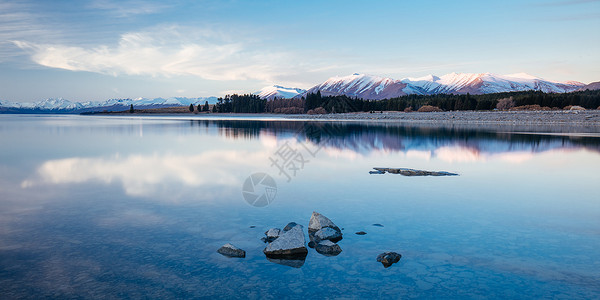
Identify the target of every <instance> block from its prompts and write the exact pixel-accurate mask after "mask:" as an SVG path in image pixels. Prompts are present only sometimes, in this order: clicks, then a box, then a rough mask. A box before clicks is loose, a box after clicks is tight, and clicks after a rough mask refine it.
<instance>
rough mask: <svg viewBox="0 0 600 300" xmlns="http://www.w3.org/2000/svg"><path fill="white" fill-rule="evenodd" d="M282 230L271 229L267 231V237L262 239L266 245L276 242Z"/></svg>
mask: <svg viewBox="0 0 600 300" xmlns="http://www.w3.org/2000/svg"><path fill="white" fill-rule="evenodd" d="M281 233H282V232H281V229H279V228H271V229H269V230H267V231H265V237H264V238H263V239H262V240H263V242H265V243H270V242H272V241H274V240H276V239H277V238H278V237H279V236H280V235H281Z"/></svg>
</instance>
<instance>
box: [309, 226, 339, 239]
mask: <svg viewBox="0 0 600 300" xmlns="http://www.w3.org/2000/svg"><path fill="white" fill-rule="evenodd" d="M341 239H342V232H340V231H339V230H335V229H333V228H331V227H325V228H321V229H319V230H318V231H317V232H315V234H314V241H315V242H317V243H318V242H320V241H323V240H330V241H332V242H334V243H336V242H338V241H339V240H341Z"/></svg>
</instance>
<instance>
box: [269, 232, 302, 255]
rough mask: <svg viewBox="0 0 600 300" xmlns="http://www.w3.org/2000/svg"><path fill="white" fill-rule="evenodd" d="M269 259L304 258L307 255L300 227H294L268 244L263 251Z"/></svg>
mask: <svg viewBox="0 0 600 300" xmlns="http://www.w3.org/2000/svg"><path fill="white" fill-rule="evenodd" d="M263 252H264V253H265V255H266V256H268V257H271V258H286V257H288V258H294V257H305V256H306V254H308V249H307V248H306V239H305V237H304V231H303V227H302V225H296V226H294V227H292V228H291V229H290V230H288V231H284V232H282V233H281V234H280V235H279V237H278V238H277V239H276V240H274V241H272V242H270V243H269V244H268V245H267V247H265V249H264V250H263Z"/></svg>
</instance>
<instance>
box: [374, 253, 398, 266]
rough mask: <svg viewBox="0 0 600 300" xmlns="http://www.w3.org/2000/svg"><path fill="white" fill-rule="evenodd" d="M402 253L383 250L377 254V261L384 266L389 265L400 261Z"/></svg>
mask: <svg viewBox="0 0 600 300" xmlns="http://www.w3.org/2000/svg"><path fill="white" fill-rule="evenodd" d="M401 257H402V255H400V254H398V253H396V252H384V253H381V254H379V255H377V261H378V262H380V263H381V264H382V265H383V266H384V267H385V268H388V267H390V266H391V265H392V264H395V263H397V262H399V261H400V258H401Z"/></svg>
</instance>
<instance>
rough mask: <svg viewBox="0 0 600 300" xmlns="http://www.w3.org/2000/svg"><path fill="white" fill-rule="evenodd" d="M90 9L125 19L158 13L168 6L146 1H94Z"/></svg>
mask: <svg viewBox="0 0 600 300" xmlns="http://www.w3.org/2000/svg"><path fill="white" fill-rule="evenodd" d="M89 7H90V8H92V9H100V10H105V11H108V12H110V13H111V14H112V15H114V16H117V17H121V18H126V17H131V16H134V15H147V14H155V13H159V12H161V11H162V10H164V9H167V8H168V7H169V6H168V5H166V4H164V3H153V2H148V1H137V0H133V1H109V0H95V1H92V3H91V4H90V5H89Z"/></svg>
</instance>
